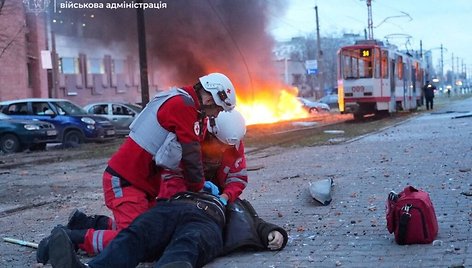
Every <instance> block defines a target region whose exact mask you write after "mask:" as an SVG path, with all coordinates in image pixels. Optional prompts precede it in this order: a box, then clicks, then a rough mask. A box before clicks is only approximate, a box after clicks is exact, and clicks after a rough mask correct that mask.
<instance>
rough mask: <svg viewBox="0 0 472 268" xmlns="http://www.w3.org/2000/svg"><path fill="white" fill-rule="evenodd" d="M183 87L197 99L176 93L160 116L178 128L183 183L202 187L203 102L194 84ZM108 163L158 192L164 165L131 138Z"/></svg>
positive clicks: (153, 193)
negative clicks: (159, 166) (200, 115)
mask: <svg viewBox="0 0 472 268" xmlns="http://www.w3.org/2000/svg"><path fill="white" fill-rule="evenodd" d="M182 89H183V90H185V91H186V92H187V93H189V94H190V96H191V97H192V99H193V102H190V101H188V99H186V98H184V97H183V96H175V97H172V98H170V99H169V100H167V101H166V102H165V103H164V104H162V106H161V107H160V108H159V110H158V112H157V115H156V120H158V121H159V123H160V124H161V126H162V127H164V128H165V129H166V130H168V131H170V132H174V133H175V134H176V136H177V139H178V141H179V142H180V143H181V145H182V148H183V155H182V164H181V166H182V168H183V169H184V170H185V175H186V178H187V179H186V180H184V181H183V182H182V183H183V184H184V185H185V187H186V188H187V189H188V190H190V191H200V190H201V189H202V187H203V183H204V177H203V167H202V157H201V149H200V136H199V134H200V133H199V131H200V128H201V126H200V124H199V115H198V109H199V108H200V103H199V101H198V98H197V95H196V93H195V91H194V89H193V88H192V87H191V86H189V87H184V88H182ZM108 165H109V167H110V168H112V169H113V170H114V171H115V172H116V173H118V174H119V175H120V176H121V177H122V178H123V179H125V180H127V181H128V182H130V183H131V184H132V185H133V186H135V187H137V188H139V189H141V190H143V191H144V192H146V193H147V194H149V195H150V196H151V197H156V196H157V195H158V193H159V188H160V178H161V173H162V169H160V168H157V167H156V165H155V163H154V160H153V155H151V154H149V153H148V152H147V151H146V150H144V149H143V148H141V147H140V146H139V145H138V144H137V143H136V142H134V141H133V140H132V139H131V138H129V137H128V138H126V140H125V142H124V143H123V145H122V146H121V147H120V149H119V150H118V151H117V152H116V153H115V154H114V155H113V156H112V157H111V159H110V160H109V162H108Z"/></svg>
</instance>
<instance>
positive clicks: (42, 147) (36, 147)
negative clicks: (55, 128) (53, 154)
mask: <svg viewBox="0 0 472 268" xmlns="http://www.w3.org/2000/svg"><path fill="white" fill-rule="evenodd" d="M29 149H30V150H31V151H44V150H46V143H37V144H33V145H31V146H30V148H29Z"/></svg>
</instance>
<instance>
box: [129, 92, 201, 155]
mask: <svg viewBox="0 0 472 268" xmlns="http://www.w3.org/2000/svg"><path fill="white" fill-rule="evenodd" d="M178 95H183V96H184V97H186V98H189V99H191V100H192V103H193V99H192V97H191V96H190V94H188V93H187V92H186V91H185V90H183V89H180V88H172V89H170V90H167V91H164V92H161V93H158V94H157V95H156V96H155V97H154V98H153V99H152V100H151V101H150V102H149V103H148V104H147V105H146V107H145V108H144V109H143V111H142V112H141V113H140V114H139V115H138V116H137V117H136V119H134V121H133V123H131V125H130V126H129V128H130V133H129V136H130V138H131V139H133V140H134V141H135V142H136V143H137V144H138V145H139V146H141V147H142V148H143V149H144V150H146V151H147V152H148V153H150V154H151V155H155V154H156V152H157V151H158V150H159V148H160V147H161V146H162V144H163V143H164V141H165V139H166V137H167V135H168V134H169V131H167V130H166V129H165V128H163V127H162V126H161V124H159V121H158V120H157V111H158V110H159V108H161V106H162V104H164V103H165V102H166V101H167V100H168V99H170V98H172V97H175V96H178Z"/></svg>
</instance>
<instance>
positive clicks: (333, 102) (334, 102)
mask: <svg viewBox="0 0 472 268" xmlns="http://www.w3.org/2000/svg"><path fill="white" fill-rule="evenodd" d="M318 102H321V103H324V104H327V105H328V106H329V108H331V109H338V108H339V105H338V94H330V95H326V96H324V97H322V98H321V99H319V100H318Z"/></svg>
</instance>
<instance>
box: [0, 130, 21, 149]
mask: <svg viewBox="0 0 472 268" xmlns="http://www.w3.org/2000/svg"><path fill="white" fill-rule="evenodd" d="M0 150H2V151H3V152H5V153H7V154H8V153H15V152H19V151H20V150H21V144H20V141H19V140H18V138H17V137H16V136H15V135H13V134H6V135H4V136H3V137H1V138H0Z"/></svg>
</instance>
